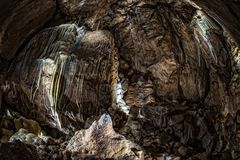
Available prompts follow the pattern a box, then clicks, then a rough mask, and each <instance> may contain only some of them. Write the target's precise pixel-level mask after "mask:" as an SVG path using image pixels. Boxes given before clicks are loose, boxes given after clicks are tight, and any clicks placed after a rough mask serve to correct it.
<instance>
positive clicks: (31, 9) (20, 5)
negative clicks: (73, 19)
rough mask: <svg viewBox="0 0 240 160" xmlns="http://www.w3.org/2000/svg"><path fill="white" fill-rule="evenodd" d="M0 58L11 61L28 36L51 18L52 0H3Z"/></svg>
mask: <svg viewBox="0 0 240 160" xmlns="http://www.w3.org/2000/svg"><path fill="white" fill-rule="evenodd" d="M0 8H1V11H0V14H1V18H0V57H2V58H3V59H5V60H11V59H12V58H14V57H15V55H16V53H17V50H18V49H19V47H20V46H21V45H22V44H23V43H24V41H25V40H27V39H28V38H29V36H30V35H31V34H33V33H35V32H36V31H38V30H39V29H40V28H41V27H42V26H43V25H44V24H46V22H47V21H48V20H50V18H51V17H52V16H53V14H54V12H55V10H56V5H55V3H54V1H52V0H46V1H44V3H43V2H41V1H38V0H13V1H11V2H9V1H8V0H3V1H1V2H0Z"/></svg>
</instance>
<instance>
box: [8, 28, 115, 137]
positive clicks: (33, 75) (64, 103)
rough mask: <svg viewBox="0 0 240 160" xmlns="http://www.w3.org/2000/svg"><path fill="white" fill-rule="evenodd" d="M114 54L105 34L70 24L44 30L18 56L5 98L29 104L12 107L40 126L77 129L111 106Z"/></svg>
mask: <svg viewBox="0 0 240 160" xmlns="http://www.w3.org/2000/svg"><path fill="white" fill-rule="evenodd" d="M39 42H41V43H39ZM46 46H47V47H46ZM115 54H116V53H115V49H114V41H113V39H112V37H111V34H110V33H108V32H107V31H100V30H99V31H93V32H90V31H85V29H84V28H79V27H77V26H76V25H74V24H65V25H61V26H56V27H53V28H50V29H46V30H44V31H42V32H40V33H39V34H37V35H36V36H34V37H33V39H32V40H31V41H30V42H29V44H28V45H27V46H26V47H25V48H24V49H23V51H22V52H21V53H20V55H19V57H18V58H17V60H16V61H18V62H17V63H18V65H16V67H14V69H13V70H14V72H13V74H12V76H11V77H12V78H11V81H10V82H11V83H10V90H9V91H8V94H7V99H8V101H9V103H10V104H11V105H12V106H13V107H15V105H23V106H27V107H23V108H21V107H15V109H17V110H18V111H20V112H21V113H23V114H24V115H27V116H28V117H32V118H35V119H37V120H38V121H40V122H41V123H42V124H46V125H50V126H52V127H55V128H58V129H60V130H62V131H65V132H67V131H69V130H70V131H76V130H77V129H80V128H81V127H83V126H84V123H85V121H86V120H87V118H88V117H91V116H94V115H99V114H100V113H101V112H102V111H104V110H107V108H108V107H110V106H111V104H112V101H113V96H112V90H113V89H112V88H113V87H112V84H113V86H114V72H113V70H114V69H115V66H116V64H114V63H116V59H115V56H116V55H115ZM19 73H20V74H19ZM23 93H24V94H23ZM18 95H19V96H18ZM33 104H34V105H33ZM86 106H87V107H86ZM46 115H47V116H46Z"/></svg>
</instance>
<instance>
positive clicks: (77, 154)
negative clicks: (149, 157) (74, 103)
mask: <svg viewBox="0 0 240 160" xmlns="http://www.w3.org/2000/svg"><path fill="white" fill-rule="evenodd" d="M66 152H70V153H71V158H72V159H76V160H77V159H81V158H86V157H88V158H99V159H139V160H143V159H144V152H143V151H142V149H141V147H140V146H138V145H136V144H134V143H133V142H131V141H129V140H127V139H126V138H125V137H124V136H122V135H120V134H118V133H116V132H115V131H114V130H113V126H112V120H111V117H110V116H109V115H108V114H103V115H102V116H101V118H100V119H99V120H98V121H95V122H93V124H92V125H91V126H90V127H89V128H88V129H87V130H81V131H77V132H76V133H75V135H74V136H73V137H72V138H71V139H70V141H69V142H68V145H67V147H66Z"/></svg>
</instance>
